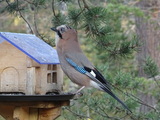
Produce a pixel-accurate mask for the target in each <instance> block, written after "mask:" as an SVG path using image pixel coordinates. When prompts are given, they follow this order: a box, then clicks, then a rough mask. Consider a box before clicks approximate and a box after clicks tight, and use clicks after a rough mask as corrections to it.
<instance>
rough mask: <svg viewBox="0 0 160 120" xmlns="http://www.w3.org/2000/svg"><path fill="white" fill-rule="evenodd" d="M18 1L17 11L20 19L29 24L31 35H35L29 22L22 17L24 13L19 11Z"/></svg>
mask: <svg viewBox="0 0 160 120" xmlns="http://www.w3.org/2000/svg"><path fill="white" fill-rule="evenodd" d="M6 1H8V0H6ZM16 1H17V11H18V12H19V15H20V17H21V18H22V19H23V20H24V21H25V22H26V23H27V25H28V27H29V29H30V30H31V33H32V34H34V32H33V30H32V28H31V26H30V24H29V22H28V21H27V20H26V19H25V18H24V16H23V15H22V13H21V11H20V9H19V4H18V0H16Z"/></svg>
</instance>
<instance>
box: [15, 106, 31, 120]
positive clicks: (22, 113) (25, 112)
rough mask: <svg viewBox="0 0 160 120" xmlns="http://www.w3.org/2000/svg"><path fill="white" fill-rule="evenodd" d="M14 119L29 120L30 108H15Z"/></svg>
mask: <svg viewBox="0 0 160 120" xmlns="http://www.w3.org/2000/svg"><path fill="white" fill-rule="evenodd" d="M13 119H15V120H29V108H28V107H15V109H14V111H13Z"/></svg>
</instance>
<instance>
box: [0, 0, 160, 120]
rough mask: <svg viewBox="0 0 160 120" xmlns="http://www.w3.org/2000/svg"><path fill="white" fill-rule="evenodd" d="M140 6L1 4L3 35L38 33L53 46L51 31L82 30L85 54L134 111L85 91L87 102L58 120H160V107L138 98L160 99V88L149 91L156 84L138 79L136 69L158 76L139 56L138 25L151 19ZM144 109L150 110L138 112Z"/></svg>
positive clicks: (110, 2)
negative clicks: (56, 28) (142, 95)
mask: <svg viewBox="0 0 160 120" xmlns="http://www.w3.org/2000/svg"><path fill="white" fill-rule="evenodd" d="M138 3H139V1H132V0H107V1H106V0H101V1H96V0H94V1H93V0H47V1H46V0H0V20H1V22H0V26H1V27H0V30H1V31H10V32H25V33H33V34H36V35H37V36H38V37H40V38H41V39H43V40H44V41H46V42H47V43H49V44H50V45H52V46H54V38H53V36H54V35H53V32H52V31H50V28H51V27H52V26H58V25H61V24H68V25H70V26H72V27H73V28H75V29H77V30H78V33H79V38H80V42H81V44H82V48H83V50H84V51H85V53H86V55H87V56H88V57H89V59H91V61H92V62H94V64H95V65H96V67H97V68H98V69H99V70H100V71H101V72H102V73H103V75H104V76H105V78H106V79H107V80H108V81H109V82H110V84H111V86H112V87H113V90H114V92H115V93H116V95H117V96H118V97H119V98H120V99H122V101H124V102H125V104H126V105H127V106H128V107H129V108H130V109H131V110H132V112H133V113H132V114H130V113H128V112H127V111H125V109H124V108H123V107H122V106H121V105H120V104H119V103H118V102H117V101H116V100H113V98H112V97H110V96H109V95H108V94H105V93H103V92H101V91H97V90H95V89H85V90H84V95H83V96H82V97H80V98H78V99H75V100H73V101H72V104H71V106H70V107H64V108H63V113H62V116H61V117H60V118H58V119H59V120H64V119H66V120H75V119H86V118H87V119H88V118H90V119H95V120H96V119H97V120H98V119H100V120H101V119H104V120H105V119H127V120H128V119H136V120H137V119H139V120H140V119H142V120H144V119H159V118H160V114H159V109H160V105H159V103H158V102H157V104H156V106H153V105H152V104H150V103H147V102H146V101H143V99H140V97H139V92H141V93H148V92H149V93H150V94H151V95H154V96H156V97H157V98H160V97H158V95H159V94H157V93H159V91H160V89H159V87H155V89H152V90H151V91H149V90H148V89H147V88H148V87H149V86H150V84H151V83H152V81H151V80H149V81H147V80H146V78H142V77H141V76H140V77H139V76H138V75H139V74H140V73H139V67H137V66H143V69H144V70H145V71H146V74H147V75H148V76H150V73H154V76H155V75H157V74H158V69H156V68H157V67H156V64H155V63H154V61H152V59H150V58H148V59H144V61H146V62H145V63H147V64H143V63H140V62H138V63H139V64H137V60H136V53H137V51H141V50H140V49H139V47H140V46H143V44H142V43H141V41H140V42H139V40H140V39H141V37H140V35H141V33H140V32H139V34H140V35H139V34H138V37H137V35H136V32H135V25H137V26H138V25H139V24H141V21H138V19H144V20H146V21H147V20H149V18H148V17H147V16H146V14H144V11H143V10H140V9H139V8H138V7H136V6H135V5H136V4H138ZM139 4H141V2H140V3H139ZM150 10H151V9H149V10H147V11H148V12H149V11H150ZM135 16H136V23H137V24H135V19H134V18H135ZM143 30H145V29H141V31H143ZM137 33H138V27H137ZM139 38H140V39H139ZM138 61H139V60H138ZM149 70H152V72H150V71H149ZM151 77H153V74H152V76H151ZM67 81H68V80H67ZM158 82H159V81H157V83H158ZM65 86H67V85H65ZM157 100H159V99H157ZM141 105H144V106H146V107H147V108H150V111H147V112H146V113H139V109H140V106H141Z"/></svg>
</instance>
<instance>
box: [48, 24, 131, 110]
mask: <svg viewBox="0 0 160 120" xmlns="http://www.w3.org/2000/svg"><path fill="white" fill-rule="evenodd" d="M51 29H52V30H53V31H55V32H56V35H55V43H56V49H57V53H58V57H59V60H60V65H61V67H62V70H63V71H64V73H65V74H66V75H67V76H68V77H69V79H70V80H71V81H72V82H74V83H76V84H78V85H80V86H82V88H81V89H80V90H82V89H83V88H84V87H89V86H92V87H94V88H97V89H99V90H102V91H104V92H107V93H108V94H109V95H111V96H112V97H113V98H115V99H116V100H117V101H118V102H120V103H121V104H122V105H123V106H124V107H125V108H126V109H127V110H129V108H128V107H127V106H126V105H125V104H124V103H123V102H122V101H121V100H120V99H119V98H118V97H116V96H115V95H114V94H113V92H112V91H111V87H110V84H109V83H108V82H107V81H106V79H105V78H104V77H103V76H102V74H101V73H100V72H99V71H98V70H97V69H96V68H95V67H94V66H93V64H92V63H91V62H90V61H89V60H88V59H87V57H86V56H85V55H84V53H83V52H82V50H81V48H80V44H79V41H78V38H77V31H76V30H74V29H72V28H71V27H69V26H67V25H61V26H58V27H57V28H54V27H53V28H51ZM80 90H79V91H80ZM129 111H130V110H129ZM130 112H131V111H130Z"/></svg>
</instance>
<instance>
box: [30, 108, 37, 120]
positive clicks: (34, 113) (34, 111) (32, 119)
mask: <svg viewBox="0 0 160 120" xmlns="http://www.w3.org/2000/svg"><path fill="white" fill-rule="evenodd" d="M38 111H39V110H38V109H36V108H30V109H29V120H38V113H39V112H38Z"/></svg>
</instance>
